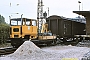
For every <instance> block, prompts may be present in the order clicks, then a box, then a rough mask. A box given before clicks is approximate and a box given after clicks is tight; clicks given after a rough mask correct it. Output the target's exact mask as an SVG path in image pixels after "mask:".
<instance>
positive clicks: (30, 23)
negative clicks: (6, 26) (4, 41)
mask: <svg viewBox="0 0 90 60" xmlns="http://www.w3.org/2000/svg"><path fill="white" fill-rule="evenodd" d="M36 38H37V22H36V20H34V19H27V18H13V19H10V38H9V39H10V40H11V45H12V46H19V45H21V44H22V43H23V42H24V41H25V40H29V39H36Z"/></svg>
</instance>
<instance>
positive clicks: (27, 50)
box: [0, 41, 90, 60]
mask: <svg viewBox="0 0 90 60" xmlns="http://www.w3.org/2000/svg"><path fill="white" fill-rule="evenodd" d="M89 51H90V48H87V47H75V46H52V47H44V48H41V49H40V48H39V47H37V46H36V45H35V44H34V43H32V42H30V41H26V42H24V43H23V44H22V45H21V46H20V47H19V48H18V49H17V50H16V51H15V52H14V53H13V54H10V55H7V56H5V57H1V58H0V60H62V58H76V59H77V60H80V59H81V58H82V57H83V55H84V54H86V53H87V52H89Z"/></svg>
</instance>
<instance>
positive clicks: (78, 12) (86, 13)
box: [73, 11, 90, 17]
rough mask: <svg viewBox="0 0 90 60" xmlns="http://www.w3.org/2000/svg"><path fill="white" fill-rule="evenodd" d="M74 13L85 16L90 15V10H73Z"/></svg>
mask: <svg viewBox="0 0 90 60" xmlns="http://www.w3.org/2000/svg"><path fill="white" fill-rule="evenodd" d="M73 13H76V14H79V15H82V16H84V17H87V16H90V11H73Z"/></svg>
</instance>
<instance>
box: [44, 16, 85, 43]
mask: <svg viewBox="0 0 90 60" xmlns="http://www.w3.org/2000/svg"><path fill="white" fill-rule="evenodd" d="M46 22H47V23H48V29H49V30H51V32H52V33H53V34H56V35H57V36H58V37H59V38H60V39H61V38H62V40H63V41H64V42H66V41H67V40H71V41H73V40H75V35H85V34H86V31H85V23H81V22H77V21H73V20H72V19H68V18H65V17H61V16H57V15H52V16H49V17H48V18H47V19H46Z"/></svg>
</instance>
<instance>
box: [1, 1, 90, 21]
mask: <svg viewBox="0 0 90 60" xmlns="http://www.w3.org/2000/svg"><path fill="white" fill-rule="evenodd" d="M37 1H38V0H0V14H1V15H3V16H4V17H5V19H6V22H9V16H10V15H12V17H20V15H21V14H23V17H27V18H33V19H36V18H37ZM78 1H81V4H80V10H84V11H85V10H86V11H89V10H90V7H89V6H90V0H43V4H44V11H47V10H48V9H47V7H49V9H50V13H49V15H59V16H64V17H67V18H70V17H71V18H73V17H77V16H78V15H77V14H75V13H73V12H72V11H78V10H79V3H78ZM10 3H11V7H10ZM17 4H19V5H18V6H17ZM14 13H19V14H18V15H17V14H14Z"/></svg>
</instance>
